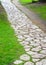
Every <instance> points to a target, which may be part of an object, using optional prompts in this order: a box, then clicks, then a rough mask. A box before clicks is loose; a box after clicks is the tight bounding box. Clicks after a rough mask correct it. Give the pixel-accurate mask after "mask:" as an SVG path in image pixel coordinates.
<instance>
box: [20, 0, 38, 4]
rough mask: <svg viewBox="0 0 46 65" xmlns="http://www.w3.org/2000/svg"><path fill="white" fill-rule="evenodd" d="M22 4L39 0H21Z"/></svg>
mask: <svg viewBox="0 0 46 65" xmlns="http://www.w3.org/2000/svg"><path fill="white" fill-rule="evenodd" d="M19 1H20V3H21V4H26V3H32V1H38V0H19Z"/></svg>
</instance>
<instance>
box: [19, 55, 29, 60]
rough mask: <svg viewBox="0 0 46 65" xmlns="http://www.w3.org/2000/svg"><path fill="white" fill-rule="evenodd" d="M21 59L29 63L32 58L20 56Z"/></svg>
mask: <svg viewBox="0 0 46 65" xmlns="http://www.w3.org/2000/svg"><path fill="white" fill-rule="evenodd" d="M20 59H21V60H24V61H28V60H30V56H29V55H27V54H23V55H22V56H20Z"/></svg>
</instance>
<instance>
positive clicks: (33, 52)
mask: <svg viewBox="0 0 46 65" xmlns="http://www.w3.org/2000/svg"><path fill="white" fill-rule="evenodd" d="M2 5H3V7H4V8H5V10H6V12H7V15H8V19H9V21H10V23H11V26H12V27H13V29H14V30H15V31H16V34H17V36H18V40H19V41H20V44H21V45H22V46H23V47H24V49H25V52H26V54H25V53H24V54H23V55H22V56H20V57H19V58H20V59H19V60H17V59H16V61H15V62H13V63H14V64H15V65H19V64H21V63H24V64H22V65H46V53H45V52H46V34H45V33H44V32H43V31H42V30H41V29H40V28H39V27H38V26H36V25H35V24H33V23H32V21H31V20H30V19H29V18H28V17H27V16H26V15H25V14H24V13H23V12H21V11H20V10H19V9H18V8H17V7H16V6H15V5H14V4H13V3H11V1H10V0H8V1H7V0H4V1H3V0H2Z"/></svg>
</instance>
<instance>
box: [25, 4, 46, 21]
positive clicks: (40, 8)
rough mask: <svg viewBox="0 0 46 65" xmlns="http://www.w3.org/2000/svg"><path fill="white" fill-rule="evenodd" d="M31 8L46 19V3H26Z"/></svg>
mask: <svg viewBox="0 0 46 65" xmlns="http://www.w3.org/2000/svg"><path fill="white" fill-rule="evenodd" d="M25 6H26V7H27V8H28V9H29V10H32V11H33V12H35V13H36V14H37V15H38V16H39V17H40V18H41V19H43V20H46V5H40V4H39V5H33V4H29V5H25Z"/></svg>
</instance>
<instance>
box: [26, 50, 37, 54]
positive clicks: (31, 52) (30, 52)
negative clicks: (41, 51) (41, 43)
mask: <svg viewBox="0 0 46 65" xmlns="http://www.w3.org/2000/svg"><path fill="white" fill-rule="evenodd" d="M27 54H29V55H35V54H37V52H33V51H28V52H27Z"/></svg>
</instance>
